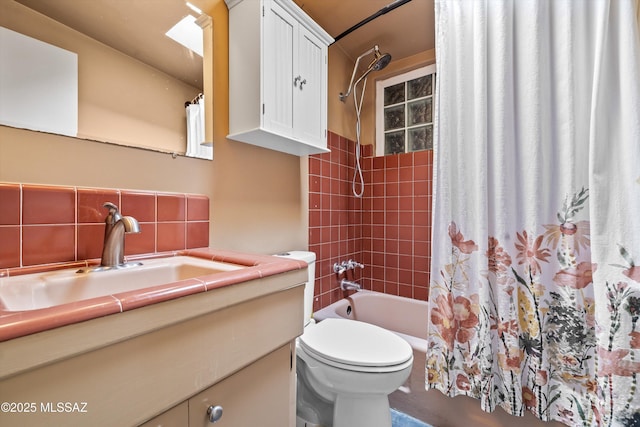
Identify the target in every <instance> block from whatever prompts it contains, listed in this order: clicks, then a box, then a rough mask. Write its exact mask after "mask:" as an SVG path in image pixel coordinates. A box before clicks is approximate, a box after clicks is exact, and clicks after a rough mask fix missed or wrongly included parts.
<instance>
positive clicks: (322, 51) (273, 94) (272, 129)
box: [225, 0, 333, 156]
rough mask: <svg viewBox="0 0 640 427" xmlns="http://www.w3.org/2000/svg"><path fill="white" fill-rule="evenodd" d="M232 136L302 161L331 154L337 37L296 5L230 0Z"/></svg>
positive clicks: (285, 1)
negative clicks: (330, 82)
mask: <svg viewBox="0 0 640 427" xmlns="http://www.w3.org/2000/svg"><path fill="white" fill-rule="evenodd" d="M225 1H226V4H227V7H228V8H229V135H228V138H229V139H233V140H237V141H242V142H246V143H249V144H254V145H258V146H261V147H265V148H270V149H273V150H278V151H282V152H285V153H289V154H294V155H298V156H304V155H308V154H316V153H325V152H328V151H329V150H328V149H327V67H328V58H327V57H328V54H327V48H328V46H329V44H330V43H331V42H333V39H332V38H331V36H329V35H328V34H327V33H326V32H325V31H324V30H323V29H322V28H321V27H320V26H318V24H316V23H315V22H314V21H313V20H311V18H309V16H308V15H306V14H305V13H304V12H303V11H302V9H300V8H299V7H298V6H297V5H296V4H295V3H293V1H291V0H225Z"/></svg>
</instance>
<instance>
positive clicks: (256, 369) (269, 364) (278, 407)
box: [189, 345, 295, 427]
mask: <svg viewBox="0 0 640 427" xmlns="http://www.w3.org/2000/svg"><path fill="white" fill-rule="evenodd" d="M291 357H295V356H292V355H291V348H290V347H289V345H286V346H284V347H281V348H280V349H278V350H276V351H274V352H273V353H271V354H269V355H267V356H265V357H263V358H262V359H259V360H258V361H256V362H254V363H253V364H251V365H249V366H248V367H246V368H244V369H242V370H241V371H239V372H237V373H235V374H234V375H232V376H230V377H228V378H226V379H225V380H223V381H221V382H219V383H218V384H216V385H214V386H212V387H210V388H209V389H207V390H205V391H203V392H202V393H200V394H198V395H196V396H194V397H192V398H191V399H189V427H199V426H202V427H205V426H212V425H213V424H211V423H210V422H209V420H208V418H207V408H208V407H209V406H211V405H213V406H217V405H219V406H221V407H222V417H221V418H220V420H219V421H218V422H216V423H215V425H216V426H220V427H225V426H227V427H250V426H260V427H286V426H288V425H289V423H290V420H291V419H292V413H293V411H294V410H295V408H294V407H293V405H292V404H291V401H290V390H289V387H290V385H291V377H292V375H293V372H292V369H291Z"/></svg>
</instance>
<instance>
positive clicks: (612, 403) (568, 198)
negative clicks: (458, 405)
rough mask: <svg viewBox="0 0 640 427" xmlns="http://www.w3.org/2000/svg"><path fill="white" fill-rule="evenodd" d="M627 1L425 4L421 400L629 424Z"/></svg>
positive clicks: (631, 77)
mask: <svg viewBox="0 0 640 427" xmlns="http://www.w3.org/2000/svg"><path fill="white" fill-rule="evenodd" d="M636 7H637V5H636V2H635V1H634V0H611V1H608V0H584V1H572V0H546V1H543V0H482V1H481V0H436V1H435V12H436V50H437V55H438V62H437V67H438V79H439V80H438V83H437V84H438V87H437V97H438V100H437V105H438V108H437V129H436V144H435V156H434V158H435V172H434V176H435V183H434V216H433V254H432V264H431V272H432V273H431V274H432V278H431V287H430V297H429V305H430V319H429V325H428V332H429V348H428V354H427V366H426V370H427V377H428V379H427V388H435V389H438V390H440V391H441V392H443V393H445V394H447V395H450V396H455V395H460V394H462V395H468V396H472V397H474V398H477V399H479V400H480V401H481V405H482V407H483V409H485V410H487V411H492V410H493V409H495V408H496V407H497V406H501V407H503V408H504V409H505V410H507V412H509V413H511V414H514V415H523V413H524V411H525V410H529V411H531V412H533V413H534V414H535V415H537V416H538V417H540V418H541V419H543V420H557V421H561V422H563V423H565V424H567V425H570V426H633V425H640V322H639V319H640V43H639V34H638V25H637V22H636V16H637V15H636Z"/></svg>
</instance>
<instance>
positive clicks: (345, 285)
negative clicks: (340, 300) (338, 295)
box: [340, 279, 362, 291]
mask: <svg viewBox="0 0 640 427" xmlns="http://www.w3.org/2000/svg"><path fill="white" fill-rule="evenodd" d="M340 289H342V290H343V291H359V290H361V289H362V287H361V286H360V285H359V284H358V283H356V282H352V281H351V280H347V279H342V280H341V281H340Z"/></svg>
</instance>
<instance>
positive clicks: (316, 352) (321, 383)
mask: <svg viewBox="0 0 640 427" xmlns="http://www.w3.org/2000/svg"><path fill="white" fill-rule="evenodd" d="M279 256H286V257H290V258H294V259H298V260H304V261H306V262H307V263H308V264H309V268H308V271H309V280H308V282H307V284H306V290H308V289H309V288H310V289H311V290H313V280H314V278H315V254H314V253H313V252H302V251H292V252H288V253H286V254H280V255H279ZM309 295H310V296H309ZM312 307H313V291H311V293H309V292H306V291H305V327H304V333H303V334H302V335H301V336H300V337H299V338H298V340H297V342H296V354H297V358H296V359H297V360H296V374H297V402H296V412H297V424H296V426H297V427H316V426H322V427H331V426H333V427H391V413H390V408H389V398H388V395H389V394H390V393H392V392H393V391H394V390H396V389H397V388H398V387H400V386H401V385H402V384H403V383H404V382H405V380H406V379H407V378H408V376H409V374H410V372H411V367H412V365H413V351H412V349H411V346H410V345H409V344H408V343H407V342H406V341H405V340H403V339H402V338H400V337H399V336H397V335H396V334H394V333H392V332H390V331H387V330H385V329H383V328H380V327H378V326H375V325H371V324H368V323H363V322H358V321H355V320H347V319H326V320H323V321H322V322H319V323H317V324H315V323H314V322H313V321H312V320H311V309H312Z"/></svg>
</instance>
